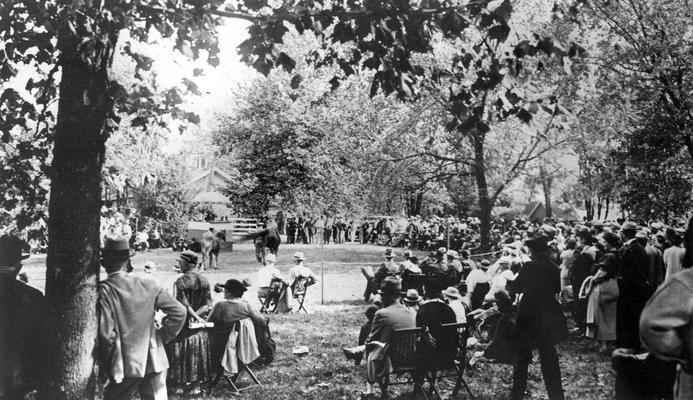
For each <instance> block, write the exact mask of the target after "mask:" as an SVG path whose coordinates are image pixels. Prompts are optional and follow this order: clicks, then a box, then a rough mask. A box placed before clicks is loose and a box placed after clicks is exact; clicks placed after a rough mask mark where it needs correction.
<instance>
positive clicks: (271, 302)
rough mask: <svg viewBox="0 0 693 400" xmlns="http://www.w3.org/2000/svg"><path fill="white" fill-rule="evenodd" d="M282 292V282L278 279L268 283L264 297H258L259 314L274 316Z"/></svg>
mask: <svg viewBox="0 0 693 400" xmlns="http://www.w3.org/2000/svg"><path fill="white" fill-rule="evenodd" d="M283 290H284V281H282V280H281V279H278V278H273V279H272V281H271V282H270V285H269V288H268V290H267V294H266V296H265V297H264V298H263V297H258V300H260V312H263V313H268V314H274V313H276V312H277V305H278V304H279V299H280V298H281V295H282V291H283Z"/></svg>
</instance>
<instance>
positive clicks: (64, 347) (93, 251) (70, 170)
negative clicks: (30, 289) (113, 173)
mask: <svg viewBox="0 0 693 400" xmlns="http://www.w3.org/2000/svg"><path fill="white" fill-rule="evenodd" d="M66 36H68V37H66ZM79 44H80V42H79V40H78V38H75V37H74V36H69V35H63V36H62V37H60V38H59V39H58V46H59V48H60V49H61V54H62V58H61V67H62V78H61V83H60V99H59V103H58V119H57V125H56V131H55V146H54V150H53V163H52V170H51V174H52V175H51V179H52V182H51V191H50V203H49V216H50V219H49V221H48V255H47V259H46V264H47V270H46V299H47V304H48V309H47V310H46V311H47V312H46V314H45V321H46V323H45V326H46V328H47V329H46V335H45V340H44V344H45V345H46V351H45V354H46V360H45V363H44V365H45V368H46V369H45V371H44V373H43V375H44V379H43V384H42V387H41V388H40V390H39V394H38V398H39V399H42V400H48V399H50V400H68V399H69V400H77V399H79V400H82V399H87V398H93V396H94V387H95V386H94V383H95V379H94V376H93V371H94V352H95V345H96V339H97V329H98V320H97V315H96V300H97V291H96V285H97V282H98V276H99V254H100V253H99V252H100V238H99V225H100V207H101V168H102V166H103V162H104V153H105V137H104V133H103V127H104V122H105V118H106V110H107V109H108V107H109V100H108V98H107V96H106V92H107V85H108V77H107V63H108V61H107V60H108V58H109V57H110V55H109V53H110V54H112V47H105V48H103V49H97V50H96V57H94V58H92V59H91V60H92V61H93V60H94V59H96V60H98V61H97V62H100V63H102V67H103V68H98V67H95V66H94V64H93V63H92V64H91V65H89V64H88V63H86V62H85V61H84V60H85V58H84V57H83V56H82V57H81V56H80V50H79V49H80V46H79ZM99 53H101V54H99Z"/></svg>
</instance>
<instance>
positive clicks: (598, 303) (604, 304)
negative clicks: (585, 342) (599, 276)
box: [586, 279, 619, 341]
mask: <svg viewBox="0 0 693 400" xmlns="http://www.w3.org/2000/svg"><path fill="white" fill-rule="evenodd" d="M618 294H619V292H618V283H616V279H609V280H606V281H604V282H602V283H600V284H599V285H597V286H595V287H594V288H593V289H592V293H591V294H590V299H589V300H588V306H587V307H588V311H587V314H588V317H587V332H586V335H587V337H591V338H595V339H597V340H607V341H611V340H616V304H617V301H618Z"/></svg>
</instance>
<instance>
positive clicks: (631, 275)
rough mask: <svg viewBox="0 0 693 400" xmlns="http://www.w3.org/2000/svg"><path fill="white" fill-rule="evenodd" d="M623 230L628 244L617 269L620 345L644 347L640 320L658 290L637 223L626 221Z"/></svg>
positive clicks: (617, 340) (617, 344)
mask: <svg viewBox="0 0 693 400" xmlns="http://www.w3.org/2000/svg"><path fill="white" fill-rule="evenodd" d="M621 231H622V233H623V240H624V242H625V243H624V244H623V247H622V248H621V251H620V253H619V259H620V262H619V270H618V272H617V278H618V289H619V297H618V303H617V305H616V347H624V348H628V349H640V347H641V346H640V335H639V332H638V322H639V321H640V314H641V313H642V309H643V308H644V307H645V303H646V302H647V299H648V298H649V297H650V295H651V294H652V292H653V289H654V287H653V286H652V284H651V283H650V281H649V270H650V260H649V258H648V257H647V253H646V252H645V248H644V247H643V246H642V245H641V244H640V243H639V242H638V241H637V240H636V239H635V233H636V232H637V225H636V224H635V223H634V222H632V221H626V222H624V223H623V225H622V226H621Z"/></svg>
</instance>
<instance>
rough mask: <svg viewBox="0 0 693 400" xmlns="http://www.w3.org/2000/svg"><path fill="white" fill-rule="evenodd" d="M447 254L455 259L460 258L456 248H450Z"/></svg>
mask: <svg viewBox="0 0 693 400" xmlns="http://www.w3.org/2000/svg"><path fill="white" fill-rule="evenodd" d="M446 254H447V256H448V257H450V258H454V259H458V258H460V256H459V254H457V252H456V251H455V250H448V252H447V253H446Z"/></svg>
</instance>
